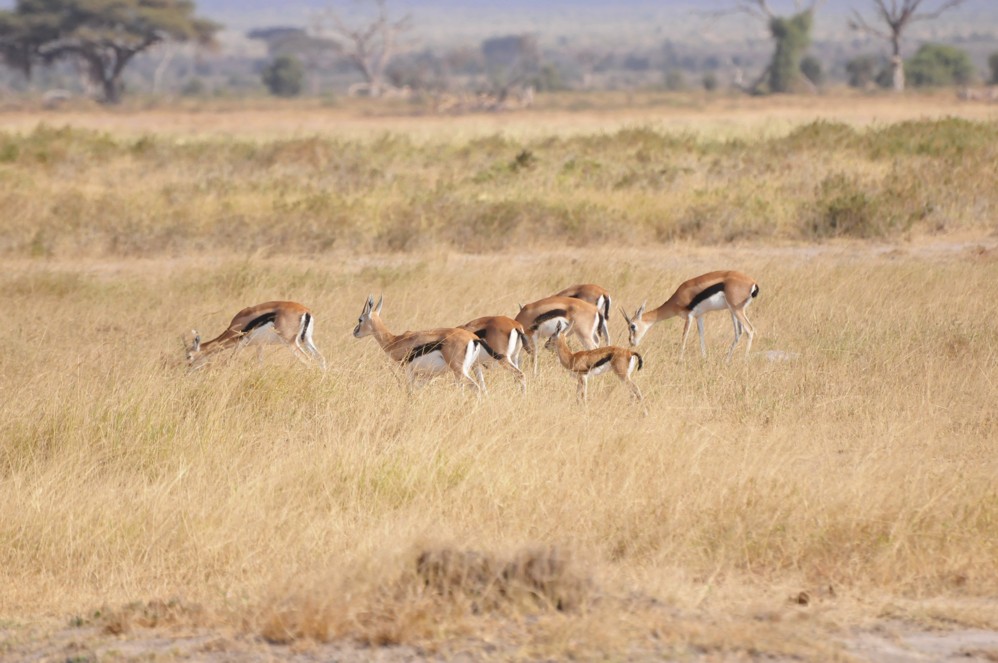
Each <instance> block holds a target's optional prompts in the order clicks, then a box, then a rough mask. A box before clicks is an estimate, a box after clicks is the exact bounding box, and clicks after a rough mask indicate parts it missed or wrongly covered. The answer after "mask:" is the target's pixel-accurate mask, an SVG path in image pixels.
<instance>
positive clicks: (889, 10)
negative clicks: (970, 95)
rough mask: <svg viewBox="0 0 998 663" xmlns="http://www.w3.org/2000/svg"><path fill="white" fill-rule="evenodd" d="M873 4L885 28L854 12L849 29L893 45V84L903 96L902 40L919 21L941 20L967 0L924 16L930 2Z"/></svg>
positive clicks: (951, 0) (880, 0)
mask: <svg viewBox="0 0 998 663" xmlns="http://www.w3.org/2000/svg"><path fill="white" fill-rule="evenodd" d="M871 1H872V2H873V11H874V14H875V15H876V17H877V19H878V20H879V22H880V23H883V24H884V26H883V27H881V26H878V25H875V24H874V22H873V21H868V20H867V19H866V18H865V17H864V16H863V15H862V14H860V13H859V12H858V11H856V10H853V13H852V18H851V19H850V20H849V27H851V28H852V29H853V30H858V31H860V32H865V33H866V34H869V35H873V36H874V37H879V38H881V39H886V40H887V41H888V42H890V44H891V80H892V82H893V86H894V90H895V91H896V92H901V91H902V90H904V60H903V59H902V58H901V39H902V37H903V36H904V31H905V30H906V29H907V28H908V26H910V25H911V24H912V23H915V22H916V21H930V20H933V19H936V18H939V16H940V15H941V14H942V13H943V12H945V11H947V10H950V9H955V8H956V7H959V6H960V5H962V4H963V2H964V0H943V1H942V2H941V3H940V4H938V5H936V8H935V9H934V10H928V9H927V10H926V11H922V12H920V11H919V10H920V9H922V5H924V4H925V2H926V0H871ZM929 4H930V5H931V4H932V0H929Z"/></svg>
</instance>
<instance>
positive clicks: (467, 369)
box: [451, 341, 485, 397]
mask: <svg viewBox="0 0 998 663" xmlns="http://www.w3.org/2000/svg"><path fill="white" fill-rule="evenodd" d="M478 360H479V349H478V343H476V342H475V341H468V345H467V346H465V348H464V358H463V359H462V361H461V363H460V364H458V365H457V366H455V365H453V364H452V365H451V369H452V370H453V371H454V377H455V378H456V379H457V383H458V384H460V385H462V386H463V385H464V384H466V383H468V382H470V383H471V384H473V385H475V394H476V395H477V396H479V397H480V396H481V395H482V385H481V384H479V383H478V381H477V380H475V378H473V377H471V370H472V368H475V369H477V370H478V371H481V369H482V367H481V365H479V364H478V363H477V362H478ZM481 380H482V384H484V383H485V378H484V376H482V377H481Z"/></svg>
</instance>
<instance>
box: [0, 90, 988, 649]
mask: <svg viewBox="0 0 998 663" xmlns="http://www.w3.org/2000/svg"><path fill="white" fill-rule="evenodd" d="M679 101H680V102H682V103H678V102H677V101H676V98H673V97H669V98H667V99H657V98H652V97H649V98H643V97H642V98H640V99H637V100H636V99H630V100H628V99H626V98H617V97H614V96H613V95H609V96H607V97H602V98H596V99H590V100H589V101H587V102H586V103H591V104H592V105H593V106H594V107H593V108H591V109H590V110H587V111H585V112H577V111H572V110H571V109H572V108H573V107H575V105H576V104H578V103H579V99H577V98H555V99H552V100H549V101H547V102H545V103H546V106H545V107H542V108H539V109H537V110H535V111H532V112H530V113H524V114H517V115H508V116H472V117H461V118H436V117H430V118H426V117H402V116H396V117H387V116H386V111H385V109H384V108H381V107H374V106H369V105H366V104H357V105H348V106H346V107H343V108H335V109H324V108H309V107H306V106H307V105H302V104H298V105H290V106H288V105H283V104H274V103H270V102H267V103H263V104H261V105H260V106H259V107H258V108H256V109H255V110H245V109H243V110H240V109H235V108H224V107H207V108H197V109H188V110H177V109H167V110H162V109H149V110H145V111H142V112H139V111H137V110H134V109H133V110H128V109H125V110H122V111H118V112H113V113H107V112H104V111H95V110H92V109H89V110H88V109H79V110H76V111H68V112H64V113H51V114H50V113H45V114H42V115H39V114H37V113H18V112H4V113H3V114H0V127H3V128H4V129H5V130H6V131H5V133H3V134H2V135H0V176H2V177H3V178H4V180H5V181H6V182H8V183H9V185H8V186H7V187H6V188H5V189H4V190H3V191H0V197H2V202H3V205H4V210H5V214H4V216H3V218H2V219H0V267H2V268H0V289H2V290H0V291H2V292H3V293H5V295H6V296H7V299H8V315H7V316H6V319H7V323H6V324H5V325H4V327H3V334H0V359H2V361H0V391H2V393H3V395H4V398H3V401H2V405H0V583H2V585H3V587H4V591H3V592H0V658H12V659H17V658H19V657H20V658H24V659H26V660H33V659H35V658H37V657H39V656H43V655H44V656H51V657H56V658H63V659H65V658H73V657H77V658H78V654H79V652H81V651H87V652H92V653H93V656H92V658H95V659H96V658H100V657H102V656H103V654H99V652H101V651H108V650H107V649H106V647H107V644H106V643H107V642H108V641H111V642H125V641H129V642H131V643H133V644H132V649H125V650H120V651H124V652H126V654H121V653H120V651H119V653H117V654H115V651H118V650H113V651H111V653H110V654H108V655H110V656H112V657H113V656H115V655H118V656H122V655H125V656H126V657H127V656H128V655H131V654H127V652H132V653H133V654H135V656H142V655H148V654H149V652H150V650H154V649H155V648H154V647H153V646H151V645H150V646H149V647H148V648H145V649H143V647H146V645H144V644H141V643H142V642H143V640H142V636H141V635H140V634H139V633H140V632H141V631H145V630H147V629H152V630H153V631H156V632H159V631H163V632H166V633H170V634H174V635H175V636H176V637H178V638H180V637H181V636H182V635H183V634H185V633H194V634H195V635H196V637H194V638H193V639H192V640H190V644H189V648H188V649H183V650H182V651H186V652H187V654H190V655H191V656H194V657H201V658H208V659H210V658H211V657H213V656H215V655H216V654H218V655H219V656H220V657H223V658H224V655H225V654H226V652H228V654H229V655H230V657H239V658H242V657H246V658H247V660H252V657H253V656H257V657H258V658H257V659H256V660H267V659H268V657H271V656H275V657H278V658H280V657H284V656H285V655H291V654H293V653H294V654H296V655H297V654H301V655H302V656H304V657H305V660H309V659H308V657H309V656H311V657H312V659H314V660H323V659H330V658H336V659H345V660H350V657H351V656H352V657H354V659H355V660H364V659H365V658H366V656H365V654H364V650H363V649H360V650H356V648H357V647H365V646H370V645H387V644H399V645H401V648H400V649H399V650H397V651H398V652H399V653H398V656H399V660H401V659H402V658H404V657H405V656H409V655H411V656H416V657H420V656H422V657H427V656H434V655H439V656H442V657H461V656H465V657H470V658H472V659H474V660H477V659H483V658H493V659H517V660H524V659H542V658H554V659H564V658H568V657H574V658H580V659H604V658H610V659H614V660H622V659H655V658H667V657H679V658H687V659H697V658H708V659H709V658H714V659H718V658H721V659H724V658H757V657H775V658H781V657H783V658H806V659H812V660H835V659H839V660H844V659H846V658H848V656H849V652H850V651H856V647H858V646H859V645H856V642H855V634H856V632H857V631H863V632H864V633H865V632H869V631H871V629H883V628H884V627H885V625H888V626H889V625H891V624H901V625H902V626H901V627H900V628H907V627H908V626H906V625H913V626H912V627H913V628H920V629H928V628H934V627H938V626H946V627H952V626H953V625H961V626H963V627H966V628H980V629H990V630H992V631H993V630H995V629H998V601H996V600H995V596H998V488H996V484H995V481H994V477H995V475H996V471H998V456H996V455H995V453H994V452H995V447H994V440H995V439H996V438H998V415H995V414H994V409H995V408H994V403H996V402H998V387H996V384H995V381H996V379H995V377H994V376H995V375H996V374H998V371H996V368H998V366H996V364H998V329H996V327H995V325H994V320H995V319H996V317H998V302H996V300H995V298H994V297H990V296H988V294H987V293H989V292H991V290H993V284H994V283H995V282H996V278H998V254H996V251H998V249H996V248H995V246H994V244H995V240H994V231H995V228H996V225H995V222H996V215H995V213H994V210H995V208H996V205H998V198H996V197H995V196H996V193H995V190H994V186H993V182H994V175H995V171H994V169H995V164H996V163H998V159H995V158H994V149H995V147H994V145H995V143H994V141H993V140H991V139H992V138H993V136H994V135H995V132H996V131H998V124H996V123H995V122H994V119H995V109H994V108H993V107H986V106H970V105H957V104H955V103H954V102H953V101H952V100H951V99H949V98H944V97H940V96H927V97H919V96H914V97H905V98H903V99H900V100H898V99H895V98H893V97H875V98H871V99H863V98H859V97H854V96H845V97H832V98H820V99H802V98H786V99H779V100H775V101H774V100H769V101H765V102H763V101H760V100H756V99H740V98H716V99H712V100H707V99H705V98H703V97H699V96H693V95H691V96H689V97H686V98H681V99H679ZM860 102H862V103H860ZM669 103H672V104H674V105H673V106H671V107H670V106H668V105H666V104H669ZM641 104H645V107H644V108H640V109H635V108H636V107H637V106H639V105H641ZM624 105H628V107H627V108H623V106H624ZM389 110H390V111H391V112H396V113H398V112H402V111H405V110H406V109H405V108H401V107H396V108H394V109H389ZM950 115H953V116H960V117H963V118H965V119H967V120H972V121H959V120H942V119H940V118H942V117H944V116H950ZM820 118H824V119H827V120H834V121H835V123H832V122H825V123H820V122H819V123H814V120H815V119H820ZM920 118H932V119H930V120H927V121H914V120H919V119H920ZM39 119H42V120H44V121H45V123H46V124H47V128H41V129H36V126H37V123H38V121H39ZM838 122H841V124H839V123H838ZM902 122H908V123H907V124H900V123H902ZM63 125H66V126H69V127H71V128H70V129H53V128H51V127H60V126H63ZM857 127H859V128H857ZM89 130H96V131H99V132H102V133H90V132H89ZM386 132H389V133H386ZM525 148H526V149H525ZM525 152H530V154H525ZM520 154H525V156H523V157H522V161H523V163H520V158H519V155H520ZM576 157H577V158H576ZM663 168H664V170H663ZM660 175H661V176H662V177H659V176H660ZM666 176H668V177H666ZM669 177H672V178H674V179H669ZM663 178H665V179H663ZM838 224H842V225H838ZM840 230H841V231H842V232H839V231H840ZM836 234H842V235H847V236H853V237H874V238H877V241H878V242H880V243H879V244H876V245H874V244H872V243H860V242H848V243H839V242H840V241H841V240H834V239H833V240H831V241H828V240H826V239H823V240H822V241H823V242H824V243H821V244H805V243H802V238H812V237H813V238H826V237H827V236H828V235H836ZM676 238H687V239H686V240H685V241H676ZM693 241H697V242H699V244H695V243H693ZM710 243H715V244H718V245H717V246H714V247H710V246H707V244H710ZM566 245H568V246H571V247H574V248H572V249H569V248H565V247H566ZM497 246H498V247H501V249H502V250H501V251H500V252H497V248H496V247H497ZM455 247H457V248H455ZM386 248H394V249H408V252H395V253H390V252H386V251H385V249H386ZM467 251H478V252H479V253H477V254H469V253H467ZM720 268H737V269H740V270H743V271H745V272H747V273H749V274H751V275H752V276H754V277H755V278H756V279H757V280H758V282H759V284H760V287H761V294H760V297H759V299H758V300H757V302H756V303H755V304H753V306H752V307H751V309H750V311H749V315H750V318H751V319H752V321H753V322H754V323H755V325H756V327H757V329H758V332H759V335H758V337H757V340H756V343H755V345H754V347H753V354H752V356H751V357H750V358H749V360H748V361H744V360H743V359H742V357H741V356H740V355H736V360H735V361H734V362H732V363H731V364H730V365H727V364H724V363H723V361H721V358H722V357H723V354H724V351H725V349H726V347H727V344H728V342H729V339H730V333H731V330H730V322H729V321H728V319H727V318H726V317H725V316H722V315H717V316H713V317H710V318H708V321H707V326H708V331H709V339H708V341H709V347H710V350H711V357H710V359H709V360H708V361H706V362H703V361H701V360H700V359H699V357H697V355H696V352H695V348H693V349H694V352H691V353H689V355H688V357H687V359H686V361H684V362H679V361H677V351H678V342H679V337H680V326H681V325H680V323H678V322H676V321H672V322H671V323H666V324H663V325H660V326H659V327H656V328H655V329H653V330H652V331H651V332H650V333H649V336H648V337H647V340H646V342H645V344H644V345H642V347H641V348H640V351H641V353H642V354H643V356H644V358H645V369H644V370H643V371H641V372H640V373H639V374H637V376H636V378H635V379H636V381H637V382H638V384H640V386H641V389H642V391H643V392H644V394H645V396H646V399H647V405H648V409H649V410H650V415H649V416H647V417H644V416H642V413H641V410H640V408H638V407H636V406H634V405H633V404H631V403H630V402H629V399H628V394H627V393H626V390H624V389H621V388H619V387H616V386H615V382H616V381H615V380H613V379H612V378H610V379H604V380H595V381H594V383H593V384H592V385H591V387H590V389H591V404H590V405H589V406H588V407H581V406H579V405H578V404H577V403H576V401H575V397H574V394H575V385H574V381H573V379H572V378H571V377H570V376H568V375H567V374H566V373H565V372H564V371H563V370H562V369H561V368H560V367H559V366H558V365H557V363H556V361H555V359H554V357H553V356H545V357H543V362H542V371H541V374H540V375H539V376H538V377H537V378H536V379H531V380H530V382H529V388H528V394H527V395H526V397H524V396H521V395H520V393H519V390H518V388H517V385H516V384H515V383H514V382H513V380H512V379H510V376H509V375H507V374H506V373H504V372H500V373H496V372H492V374H490V375H488V376H487V380H488V382H489V386H490V389H491V394H490V395H489V396H488V397H487V398H485V399H483V400H481V401H478V400H476V399H475V398H474V396H473V395H471V394H470V393H466V392H461V391H459V390H457V389H455V388H454V387H453V385H452V384H451V383H450V382H449V381H447V380H438V381H436V382H434V383H432V384H431V385H429V386H428V387H426V388H425V389H423V390H421V391H419V392H418V393H417V394H416V395H415V397H413V398H410V397H408V396H407V395H406V392H405V390H404V389H403V388H402V387H401V386H400V384H399V382H398V381H397V379H396V378H395V377H393V374H392V372H391V371H390V370H389V368H388V365H387V362H386V360H385V358H384V355H383V353H382V352H381V351H380V350H379V349H378V348H377V346H376V344H375V343H374V341H373V340H371V339H363V340H356V339H354V338H352V336H351V335H350V331H351V329H352V327H353V324H354V321H355V320H356V316H357V315H358V313H359V311H360V307H361V306H362V304H363V301H364V298H365V297H366V296H367V294H368V293H369V292H373V293H376V294H377V293H380V292H383V293H384V294H385V308H384V318H385V320H386V321H387V323H388V324H389V326H390V328H392V329H393V330H400V329H419V328H426V327H435V326H440V325H447V324H459V323H462V322H465V321H467V320H468V319H471V318H473V317H477V316H479V315H486V314H490V313H494V314H512V313H513V312H515V311H516V303H517V302H519V301H526V300H529V299H532V298H536V297H540V296H543V295H547V294H550V293H551V292H554V291H556V290H559V289H561V288H562V287H564V286H567V285H569V284H570V283H574V282H582V281H592V282H596V283H600V284H602V285H605V286H606V287H608V288H610V289H611V291H612V292H613V293H614V297H615V302H616V303H618V304H622V305H624V306H626V307H627V308H628V309H629V310H633V309H634V308H635V307H636V306H637V305H638V304H640V303H641V302H642V301H643V300H645V299H647V300H648V301H649V303H650V304H657V303H659V302H660V301H661V300H663V299H664V298H665V297H667V296H668V295H669V294H670V293H671V292H672V290H673V289H674V288H675V286H676V285H677V284H678V283H679V282H681V281H682V280H684V279H686V278H689V277H690V276H693V275H696V274H698V273H701V272H704V271H708V270H712V269H720ZM283 298H290V299H295V300H299V301H302V302H303V303H305V304H307V305H308V306H310V307H311V308H312V310H313V311H314V312H315V315H316V320H317V327H316V334H315V339H316V343H317V344H318V345H319V347H320V349H321V350H322V351H323V353H324V354H325V355H326V357H327V359H328V360H329V364H330V369H329V371H328V372H326V373H321V372H319V371H318V370H316V369H312V370H309V369H307V368H304V367H302V366H301V365H299V364H298V363H297V362H295V361H294V360H293V359H292V358H291V356H290V354H289V353H287V352H286V351H284V350H283V349H280V348H274V349H271V350H270V351H268V353H267V354H266V356H265V361H264V362H263V363H262V364H260V363H258V362H257V361H256V358H255V352H245V353H242V354H239V355H237V356H234V357H232V358H231V359H229V360H227V361H221V362H218V363H217V364H215V365H213V366H211V367H210V368H208V369H207V370H204V371H199V372H196V373H189V372H188V371H187V370H186V369H185V367H184V366H183V365H182V363H181V358H182V348H181V341H180V335H181V334H183V333H186V332H188V331H189V329H190V328H191V327H192V326H196V327H197V328H198V329H199V330H200V331H202V332H203V333H204V334H205V335H210V334H213V333H217V332H219V331H221V329H222V328H223V327H224V325H225V324H226V323H227V322H228V321H229V320H230V318H231V316H232V315H233V314H234V313H235V312H236V311H237V310H238V309H239V308H241V307H243V306H245V305H248V304H252V303H257V302H261V301H266V300H270V299H283ZM621 323H622V320H621V318H620V316H619V313H618V312H617V311H616V310H615V311H614V319H612V320H611V332H612V333H613V334H614V336H615V338H616V339H617V340H622V339H623V337H624V334H623V328H622V324H621ZM693 342H694V343H695V341H693ZM178 629H179V630H178ZM184 629H186V631H184ZM54 631H55V632H56V633H55V634H53V632H54ZM202 631H206V632H207V633H208V635H207V636H205V638H204V639H203V640H199V639H198V638H200V637H201V636H200V635H197V634H198V633H201V632H202ZM879 633H880V631H876V632H875V634H879ZM87 634H89V635H87ZM178 634H179V635H178ZM230 634H235V635H231V637H230ZM239 634H242V635H239ZM247 636H251V637H253V638H257V639H258V640H257V641H247V640H245V638H246V637H247ZM171 637H172V636H171ZM88 638H89V639H88ZM240 638H243V639H240ZM91 640H93V641H94V642H98V641H99V642H104V643H105V644H104V645H101V646H103V647H105V649H100V648H99V647H98V645H96V644H95V645H93V647H92V648H91V649H87V648H88V647H91V644H92V642H91ZM261 642H262V643H264V644H260V643H261ZM864 642H865V641H864ZM39 643H40V644H39ZM64 643H69V644H64ZM850 643H852V644H850ZM854 645H856V646H854ZM187 646H188V645H184V647H187ZM863 646H866V645H863ZM261 648H262V649H261ZM351 648H353V649H351ZM392 651H395V650H392ZM982 651H983V649H982ZM233 652H234V653H233ZM385 652H388V650H385ZM187 654H183V655H178V656H179V657H183V656H186V655H187ZM87 655H88V656H89V654H87ZM389 655H391V654H390V652H388V653H386V656H389ZM861 655H862V654H861Z"/></svg>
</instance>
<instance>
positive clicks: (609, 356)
mask: <svg viewBox="0 0 998 663" xmlns="http://www.w3.org/2000/svg"><path fill="white" fill-rule="evenodd" d="M611 359H613V353H610V352H608V353H606V355H604V356H603V357H602V358H601V359H600V360H599V361H597V362H596V363H595V364H593V365H592V366H590V367H589V370H588V371H586V372H587V373H588V372H590V371H595V370H596V369H597V368H599V367H600V366H602V365H603V364H607V363H609V362H610V360H611Z"/></svg>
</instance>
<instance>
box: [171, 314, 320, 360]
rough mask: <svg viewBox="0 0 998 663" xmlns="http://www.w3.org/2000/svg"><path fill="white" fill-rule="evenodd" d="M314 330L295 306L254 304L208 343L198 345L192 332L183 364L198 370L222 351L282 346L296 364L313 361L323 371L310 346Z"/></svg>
mask: <svg viewBox="0 0 998 663" xmlns="http://www.w3.org/2000/svg"><path fill="white" fill-rule="evenodd" d="M314 327H315V318H314V317H313V316H312V312H311V311H309V310H308V309H307V308H305V307H304V306H302V305H301V304H299V303H297V302H265V303H263V304H257V305H256V306H250V307H248V308H244V309H243V310H242V311H240V312H239V313H237V314H236V317H234V318H232V322H230V323H229V327H228V329H226V330H225V331H224V332H222V333H221V334H220V335H219V336H217V337H216V338H213V339H211V340H210V341H205V342H204V343H202V342H201V335H200V334H199V333H197V331H196V330H195V331H192V333H193V334H194V342H193V343H192V344H191V345H190V346H189V347H188V348H187V362H188V363H189V364H190V366H191V368H199V367H201V366H202V365H204V363H205V362H206V361H208V358H209V357H211V356H212V355H214V354H217V353H219V352H221V351H223V350H228V349H230V348H240V347H244V346H247V345H257V346H263V345H269V344H275V345H282V344H283V345H287V346H288V348H290V349H291V354H293V355H294V356H295V358H297V359H298V360H300V361H302V362H306V361H308V360H312V359H317V360H318V361H319V363H320V365H321V366H322V368H325V367H326V359H325V358H324V357H323V356H322V353H321V352H319V350H318V349H317V348H316V347H315V344H314V343H313V342H312V330H313V328H314ZM261 350H262V348H261Z"/></svg>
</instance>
